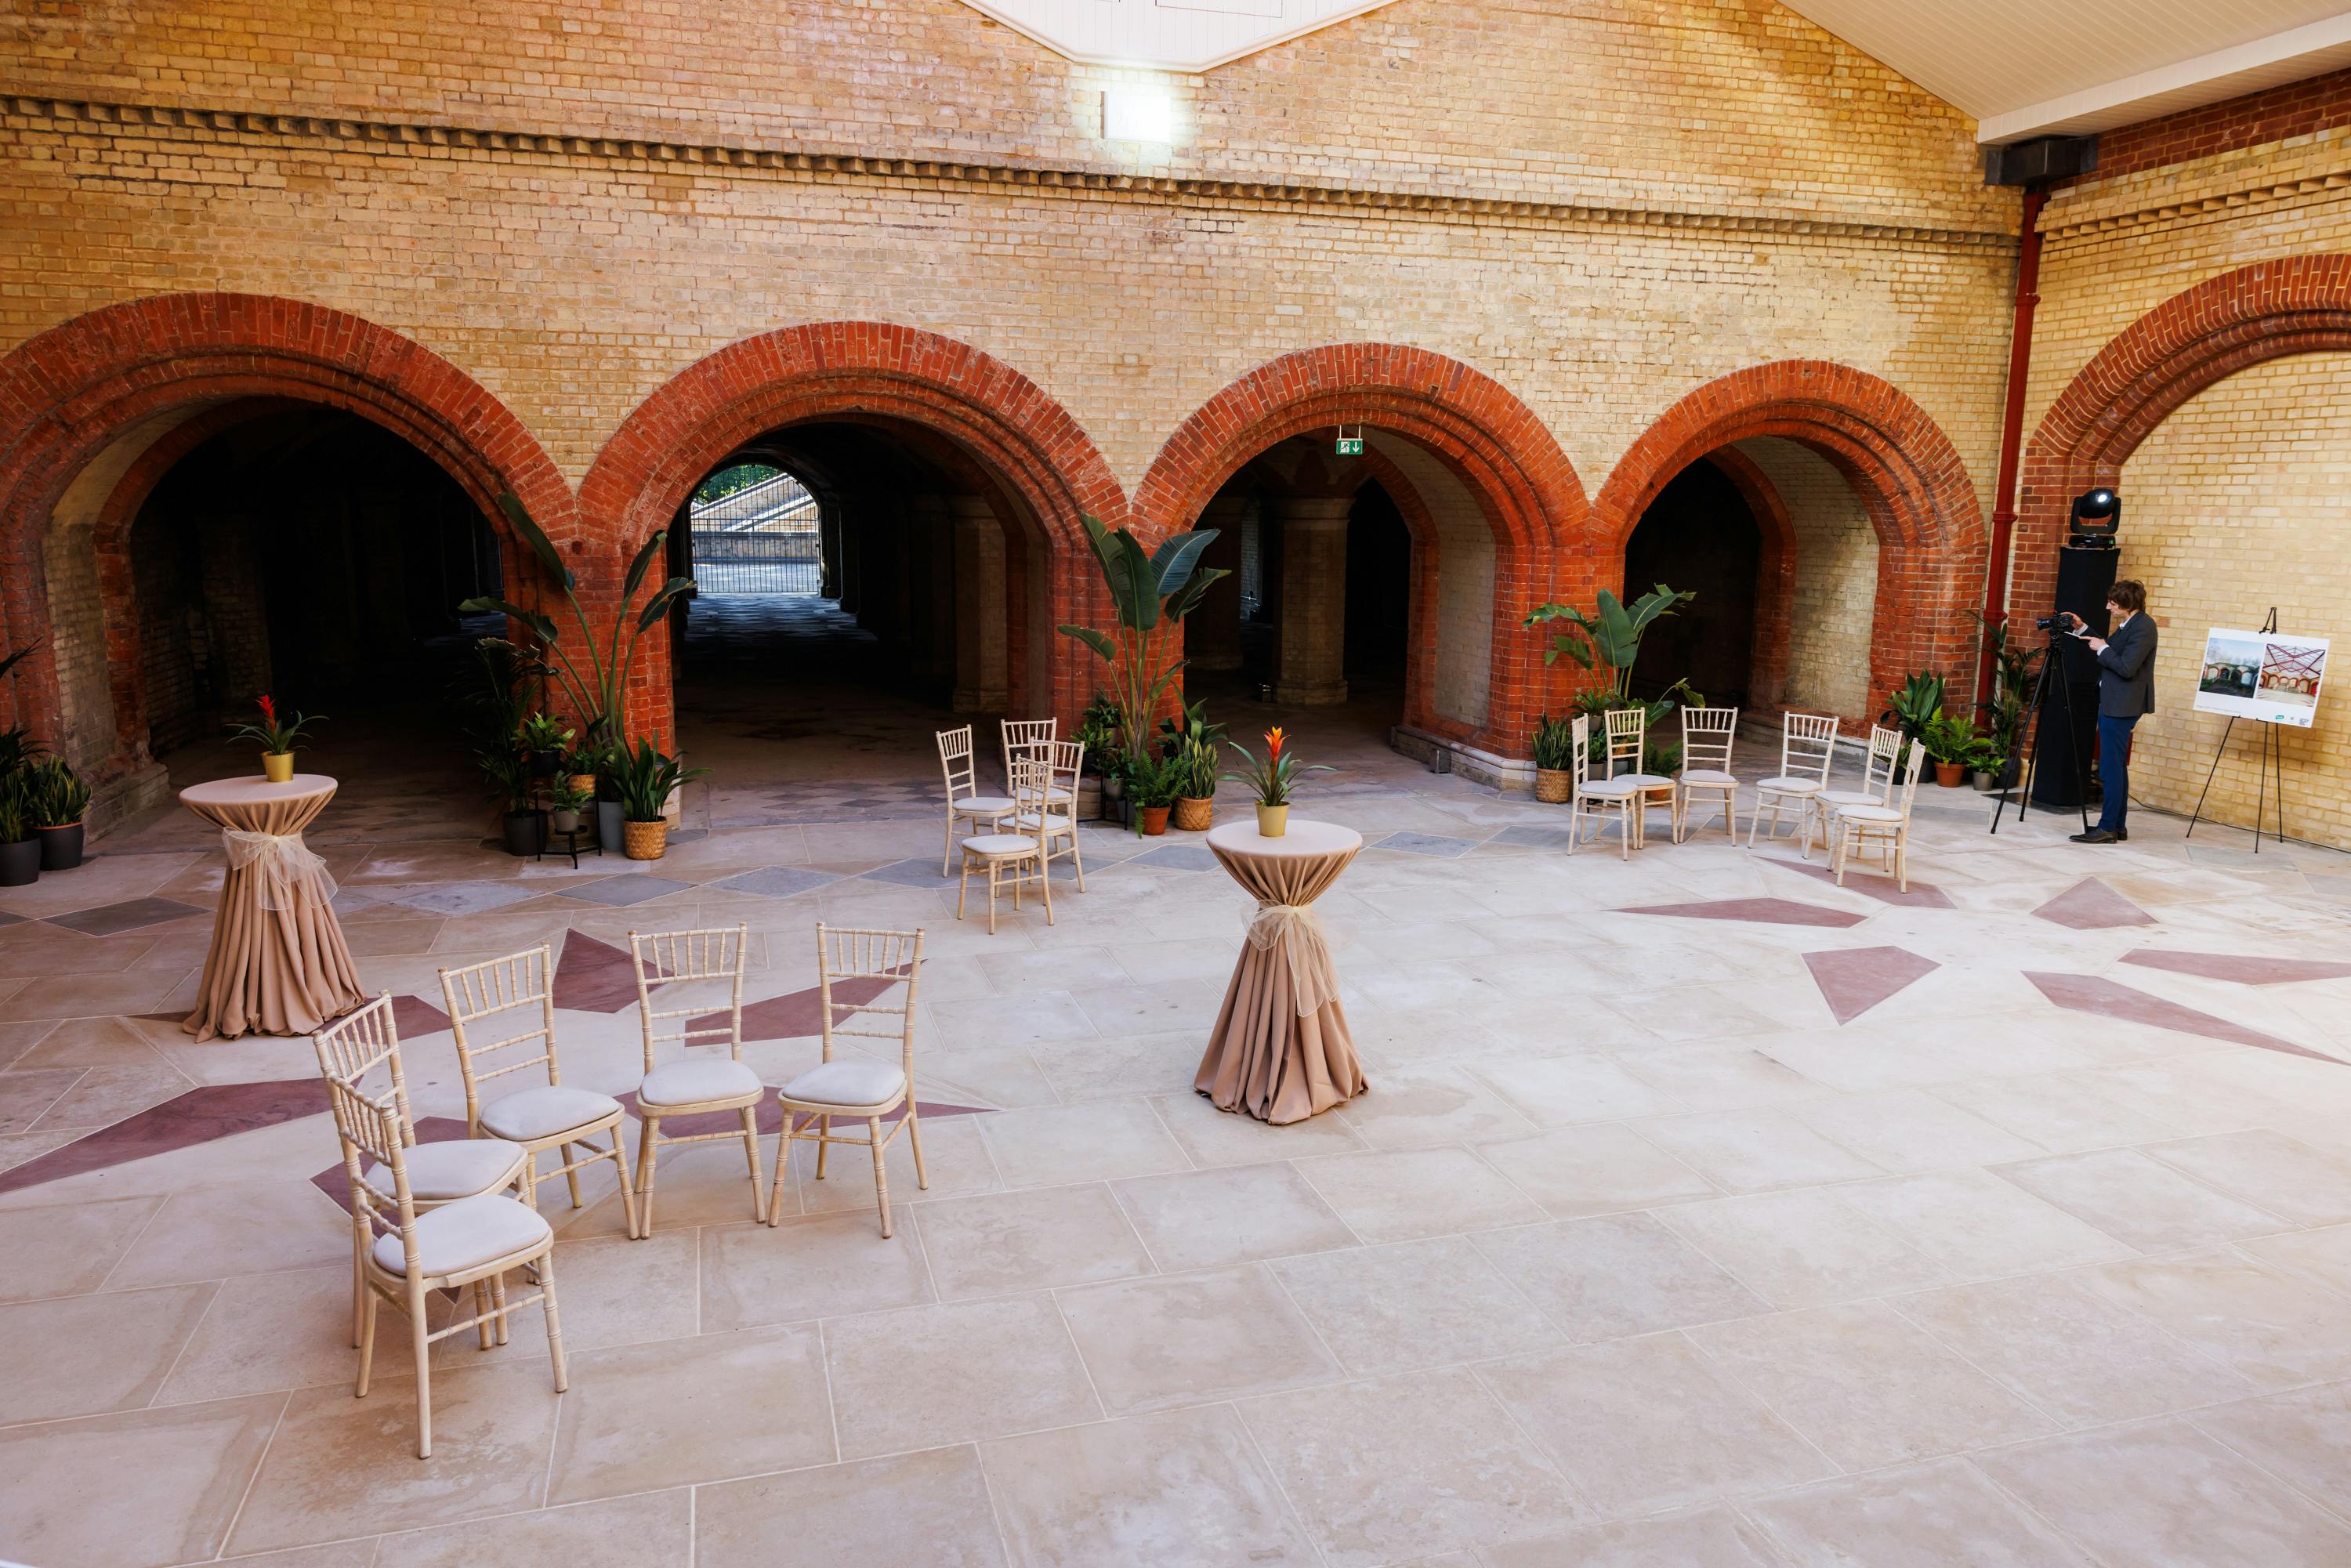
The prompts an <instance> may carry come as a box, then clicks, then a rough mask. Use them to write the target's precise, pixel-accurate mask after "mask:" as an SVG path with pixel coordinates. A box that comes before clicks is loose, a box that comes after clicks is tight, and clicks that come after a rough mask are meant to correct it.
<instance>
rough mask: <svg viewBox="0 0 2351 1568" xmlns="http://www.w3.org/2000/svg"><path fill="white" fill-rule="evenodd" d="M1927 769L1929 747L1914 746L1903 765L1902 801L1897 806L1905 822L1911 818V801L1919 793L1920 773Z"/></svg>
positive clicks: (1891, 803) (1888, 803) (1887, 802)
mask: <svg viewBox="0 0 2351 1568" xmlns="http://www.w3.org/2000/svg"><path fill="white" fill-rule="evenodd" d="M1926 770H1927V748H1926V747H1923V746H1914V747H1911V748H1910V756H1909V758H1908V759H1907V761H1905V762H1904V764H1903V766H1902V803H1901V805H1900V806H1899V808H1897V809H1898V810H1900V811H1901V813H1902V820H1903V821H1905V822H1907V821H1909V820H1910V802H1911V801H1912V800H1915V799H1916V798H1917V794H1918V775H1919V774H1921V773H1924V772H1925V771H1926ZM1886 804H1887V805H1889V806H1890V805H1893V804H1894V802H1893V801H1892V800H1887V801H1886Z"/></svg>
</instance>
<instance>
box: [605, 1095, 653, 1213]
mask: <svg viewBox="0 0 2351 1568" xmlns="http://www.w3.org/2000/svg"><path fill="white" fill-rule="evenodd" d="M639 1109H641V1110H642V1109H643V1107H642V1106H641V1107H639ZM620 1139H621V1129H620V1128H618V1127H615V1128H613V1129H612V1143H613V1146H614V1147H616V1148H617V1147H618V1146H619V1145H620ZM660 1175H661V1118H660V1117H658V1116H647V1117H646V1118H645V1119H644V1120H643V1121H642V1122H640V1123H638V1124H637V1222H638V1223H639V1224H640V1225H642V1226H643V1227H644V1232H645V1234H646V1235H647V1236H651V1235H652V1234H653V1178H654V1177H656V1176H660Z"/></svg>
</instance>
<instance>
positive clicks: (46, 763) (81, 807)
mask: <svg viewBox="0 0 2351 1568" xmlns="http://www.w3.org/2000/svg"><path fill="white" fill-rule="evenodd" d="M24 777H25V779H26V804H27V806H28V807H29V808H30V810H31V811H32V814H33V821H34V823H35V824H36V825H37V826H39V827H44V828H68V827H71V826H72V825H73V824H74V823H76V822H78V821H81V820H82V817H83V815H84V814H85V813H86V812H88V811H89V784H88V783H87V782H86V781H84V779H82V777H81V775H80V774H78V773H76V772H75V771H74V770H73V766H72V764H70V763H68V761H67V760H66V759H65V758H62V757H44V758H41V759H40V760H38V761H37V762H34V763H32V764H30V765H29V766H28V767H27V768H25V770H24Z"/></svg>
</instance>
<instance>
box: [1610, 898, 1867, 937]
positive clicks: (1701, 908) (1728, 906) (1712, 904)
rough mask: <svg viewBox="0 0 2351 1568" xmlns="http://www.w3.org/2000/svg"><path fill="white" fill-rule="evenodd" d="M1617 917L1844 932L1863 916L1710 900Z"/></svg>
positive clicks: (1784, 902) (1779, 903)
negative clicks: (1662, 917) (1657, 917)
mask: <svg viewBox="0 0 2351 1568" xmlns="http://www.w3.org/2000/svg"><path fill="white" fill-rule="evenodd" d="M1615 913H1616V914H1618V915H1673V916H1676V917H1677V918H1679V919H1683V920H1745V921H1751V922H1753V923H1755V924H1757V925H1824V926H1828V927H1831V928H1833V929H1835V930H1843V929H1844V927H1846V926H1848V925H1860V924H1861V923H1862V921H1863V920H1865V918H1867V916H1865V915H1855V914H1854V913H1853V912H1852V911H1851V910H1848V909H1831V908H1828V907H1827V906H1826V905H1824V904H1798V903H1797V902H1795V901H1794V900H1793V899H1789V898H1709V899H1708V900H1706V901H1704V902H1703V903H1699V904H1639V905H1636V906H1635V907H1633V908H1630V909H1619V910H1617V911H1615Z"/></svg>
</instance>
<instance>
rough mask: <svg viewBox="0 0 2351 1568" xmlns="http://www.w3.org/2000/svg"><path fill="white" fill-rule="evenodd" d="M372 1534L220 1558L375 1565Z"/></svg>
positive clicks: (243, 1562)
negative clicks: (321, 1544) (355, 1538)
mask: <svg viewBox="0 0 2351 1568" xmlns="http://www.w3.org/2000/svg"><path fill="white" fill-rule="evenodd" d="M459 1528H460V1529H462V1528H464V1527H463V1526H460V1527H459ZM375 1550H376V1542H375V1537H373V1536H365V1537H362V1538H361V1539H360V1540H357V1541H337V1542H330V1543H329V1544H328V1545H325V1546H292V1547H288V1548H287V1549H286V1550H285V1551H283V1552H256V1553H255V1554H254V1555H252V1556H250V1557H224V1558H222V1559H221V1561H222V1562H224V1563H235V1564H236V1565H237V1568H375V1560H376V1559H375Z"/></svg>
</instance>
